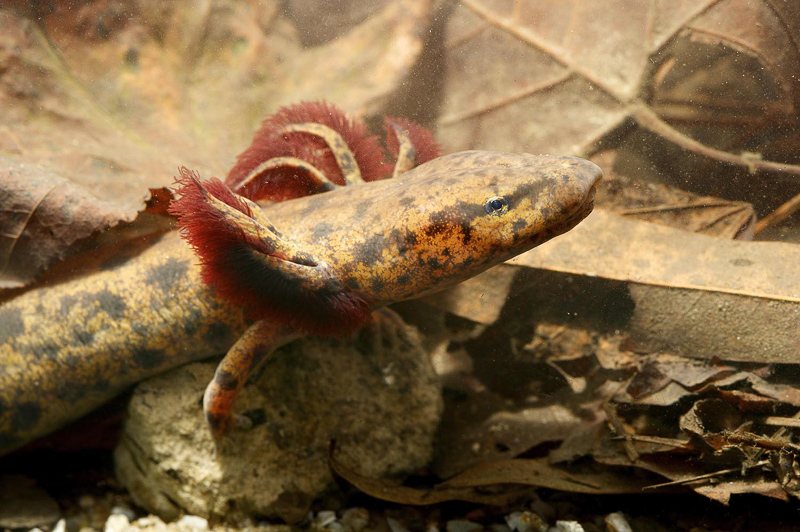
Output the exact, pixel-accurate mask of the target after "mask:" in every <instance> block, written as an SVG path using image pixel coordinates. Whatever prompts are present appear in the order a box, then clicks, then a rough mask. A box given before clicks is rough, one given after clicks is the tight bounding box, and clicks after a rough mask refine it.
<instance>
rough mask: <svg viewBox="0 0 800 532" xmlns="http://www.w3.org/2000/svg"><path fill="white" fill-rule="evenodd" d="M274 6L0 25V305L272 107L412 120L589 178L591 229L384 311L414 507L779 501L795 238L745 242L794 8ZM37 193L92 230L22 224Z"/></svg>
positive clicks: (173, 8) (787, 170)
mask: <svg viewBox="0 0 800 532" xmlns="http://www.w3.org/2000/svg"><path fill="white" fill-rule="evenodd" d="M289 4H290V7H289V8H288V9H286V10H284V11H281V10H280V9H279V8H278V5H277V4H269V3H262V4H259V5H255V4H244V3H235V2H230V3H227V2H216V3H212V4H209V5H208V6H207V8H206V10H205V11H203V10H193V9H188V8H186V7H185V6H180V5H178V4H175V5H172V4H164V3H160V4H159V6H154V5H151V3H149V2H145V1H141V2H138V3H133V4H130V3H124V4H123V3H120V2H113V1H98V2H90V3H87V4H85V5H83V6H81V7H80V8H77V9H67V8H66V7H65V6H64V5H61V4H60V3H58V2H56V3H53V5H52V9H50V10H47V11H46V12H45V11H42V9H44V8H42V6H38V7H30V6H28V5H27V4H25V3H23V2H17V3H14V4H12V5H11V6H10V7H7V8H4V9H2V10H0V25H2V28H3V31H0V35H2V37H0V65H2V68H0V72H2V77H0V106H2V108H3V118H2V123H0V149H2V154H0V155H2V156H3V158H4V159H5V161H6V163H7V164H4V165H3V170H2V171H3V172H4V174H5V176H6V177H4V178H3V180H2V181H3V183H4V185H5V183H12V182H19V181H20V180H22V181H23V182H24V181H25V180H26V179H28V176H30V178H31V179H32V178H33V177H34V176H35V177H36V178H37V179H41V180H42V182H43V183H44V184H43V185H42V186H41V187H39V188H28V189H24V188H23V191H22V192H23V194H27V195H28V196H29V197H28V198H24V199H25V201H21V200H17V199H14V200H13V201H12V200H9V201H6V200H5V198H6V196H4V201H3V202H2V204H3V207H2V212H0V215H2V216H3V220H4V222H3V225H2V227H3V230H4V233H3V237H4V239H3V247H2V248H0V250H1V251H2V253H0V256H2V257H3V259H4V267H3V270H2V271H3V277H2V279H3V282H4V286H12V287H13V286H20V285H23V284H26V283H28V282H30V277H27V278H24V279H21V278H20V271H21V270H23V269H24V268H20V266H19V265H20V264H30V262H29V261H30V260H34V259H35V260H36V263H37V264H41V267H40V268H37V271H36V273H38V271H40V270H41V269H43V268H44V267H46V266H47V265H48V264H50V263H52V262H54V261H57V260H58V259H59V258H61V257H62V256H63V255H64V254H66V253H68V252H69V250H70V248H71V247H73V246H75V241H76V240H80V239H82V238H85V236H86V235H87V234H88V233H90V232H91V231H92V230H94V229H95V228H104V227H108V226H112V225H115V224H117V223H118V222H121V221H126V222H127V221H130V220H132V219H133V217H134V216H135V213H136V211H137V210H141V208H142V200H143V198H145V197H146V196H147V189H148V188H153V189H158V188H160V187H163V186H166V185H169V183H170V181H171V176H172V174H173V173H174V168H175V167H176V166H177V164H187V165H192V166H193V167H196V168H198V169H199V170H201V171H202V172H203V173H204V174H205V173H207V174H217V175H219V174H223V173H224V172H225V171H226V169H227V168H228V167H229V166H230V164H231V162H232V160H233V157H234V155H235V154H236V153H237V152H238V151H239V150H240V149H241V147H242V146H244V145H246V142H247V140H248V139H249V136H250V135H251V133H252V131H253V129H254V128H255V127H256V126H257V124H258V122H259V120H260V119H261V118H262V117H263V116H264V115H266V114H267V113H268V112H269V111H271V110H274V109H275V108H276V107H277V106H279V105H281V104H285V103H290V102H292V101H295V100H297V99H302V98H326V99H328V100H330V101H333V102H335V103H337V104H340V105H342V106H343V107H345V108H346V109H348V110H349V111H351V112H354V113H357V114H361V115H364V116H372V115H378V114H381V113H383V112H390V113H392V114H403V115H407V116H411V117H412V118H417V119H421V120H423V121H427V122H428V123H429V124H430V125H431V126H432V127H434V128H435V129H436V132H437V137H438V138H439V139H440V140H441V141H442V142H443V143H444V144H445V145H446V146H447V148H448V149H449V150H452V151H455V150H460V149H470V148H481V149H500V150H505V151H527V152H532V153H538V152H551V153H562V154H574V155H581V156H585V157H590V158H592V159H593V160H595V161H596V162H598V164H601V165H602V166H603V168H604V170H605V171H606V183H605V184H604V189H603V190H602V191H601V195H600V197H599V198H598V205H599V207H600V209H599V210H598V212H596V213H595V214H594V215H592V217H590V218H589V219H588V220H587V221H586V222H585V223H584V224H583V225H582V226H580V227H579V228H577V229H576V230H575V231H574V232H573V233H572V234H570V235H568V236H567V237H564V238H562V239H561V240H559V241H554V242H552V243H550V244H548V245H547V246H546V247H543V248H541V249H539V250H536V251H534V252H533V253H531V254H528V255H525V256H523V257H520V258H519V259H517V260H515V261H513V263H512V264H511V265H507V266H504V267H503V268H502V269H501V270H499V271H493V272H490V273H488V274H486V275H484V276H483V277H479V278H476V279H474V280H472V281H469V282H467V283H465V284H463V285H461V286H459V287H456V288H455V289H453V290H451V291H448V292H445V293H443V294H439V295H435V296H431V297H430V298H428V299H427V300H426V301H425V302H424V303H407V304H404V305H401V306H400V307H399V309H400V310H401V311H402V312H403V313H404V315H405V316H406V317H407V319H408V321H410V322H412V323H415V322H416V324H417V325H419V326H420V328H421V329H422V331H423V332H424V333H425V334H426V338H427V340H426V342H427V346H428V348H429V349H430V353H431V357H432V360H433V362H434V366H435V368H436V369H437V371H438V372H439V373H440V375H441V377H442V379H443V382H444V385H445V392H444V393H445V400H446V404H447V408H446V413H445V419H444V420H443V423H442V428H441V431H440V434H441V438H440V444H439V448H438V451H437V455H436V457H435V459H434V461H433V462H432V466H431V469H432V471H433V472H435V473H436V475H437V477H438V478H440V479H442V480H445V479H450V480H446V481H445V482H444V483H443V484H442V485H441V486H437V487H434V488H432V489H433V490H434V492H435V491H436V490H439V491H446V492H449V493H453V492H454V491H453V490H455V491H456V492H457V491H458V489H471V490H474V489H476V488H478V489H479V490H480V489H483V488H486V487H487V486H492V487H493V486H495V485H502V484H506V483H509V482H512V483H516V484H522V485H533V486H547V487H551V488H554V489H560V490H566V491H577V492H583V493H586V492H589V493H608V492H620V491H625V487H626V486H627V490H629V491H630V492H637V493H638V492H641V490H642V489H643V488H646V489H645V492H646V493H652V494H656V495H657V494H658V493H659V492H661V491H666V490H674V489H675V487H676V486H681V487H683V488H684V489H692V490H695V491H697V492H698V493H700V494H702V495H704V496H706V497H709V498H712V499H714V500H717V501H720V502H724V503H728V502H729V501H730V497H731V495H733V494H740V493H757V494H761V495H765V496H767V497H770V498H775V499H780V500H791V499H792V498H793V497H792V496H793V495H795V494H796V492H797V489H798V488H797V486H798V481H797V470H798V468H797V466H796V462H795V461H796V452H797V449H796V446H797V439H796V436H795V434H794V431H795V430H797V429H796V428H794V427H796V425H797V423H798V422H797V421H796V415H797V414H798V412H800V410H798V407H800V402H799V401H798V399H797V398H796V397H795V395H797V391H796V387H797V385H798V378H797V367H796V365H795V362H796V361H795V353H796V352H797V346H798V345H800V342H798V336H799V335H800V332H798V330H800V327H798V326H797V324H798V323H800V319H798V316H797V312H798V311H797V307H798V299H800V288H797V287H798V286H800V283H799V282H798V280H800V279H797V274H796V268H794V264H796V262H797V261H796V260H794V255H795V254H796V253H797V251H796V245H795V244H794V243H791V242H794V241H796V240H797V238H796V236H795V235H796V232H795V230H794V229H793V223H792V222H793V217H791V216H790V217H789V218H788V219H787V220H785V222H784V223H783V224H782V225H777V224H776V225H774V226H770V225H768V224H765V223H764V220H767V221H768V222H769V223H776V222H780V220H779V219H778V218H780V217H781V216H784V214H781V213H785V211H786V209H778V211H777V212H778V213H779V214H780V216H773V217H770V216H769V215H770V213H772V212H773V211H775V210H776V208H778V207H779V206H780V205H781V204H782V203H784V202H789V203H788V205H787V208H788V209H789V210H790V209H791V205H792V203H791V202H790V200H791V199H792V197H793V196H795V195H796V194H798V192H800V187H798V186H797V185H796V181H797V174H798V170H800V168H798V166H796V164H795V163H797V155H796V154H797V153H798V150H797V145H796V139H797V138H798V137H797V135H796V131H797V123H796V122H797V114H798V113H797V111H796V109H797V105H798V102H800V87H799V86H798V83H800V81H798V80H800V76H798V75H797V71H798V67H799V66H800V47H798V42H799V41H798V38H799V37H800V35H798V33H799V32H798V28H800V8H798V7H796V6H794V4H793V3H784V2H777V1H774V0H761V1H747V0H720V1H705V2H695V3H686V4H681V5H669V6H667V5H656V4H651V3H645V2H641V3H630V2H623V1H621V0H620V1H611V0H607V1H603V2H595V3H585V4H579V5H573V4H568V3H555V2H531V3H525V2H509V3H502V2H497V3H495V2H487V1H485V2H480V1H477V0H467V1H462V2H459V3H442V4H438V5H436V6H432V5H430V3H428V2H422V1H417V2H410V1H409V2H386V3H384V4H383V5H382V6H380V7H379V8H376V9H375V10H374V12H372V13H367V14H365V13H357V12H356V10H355V8H352V7H351V8H349V9H348V8H346V7H343V8H342V9H340V10H338V11H337V16H338V17H340V19H342V20H343V22H342V20H340V21H339V22H338V23H337V25H334V24H333V22H331V24H330V25H328V18H327V15H326V14H325V13H315V14H313V15H309V12H308V10H307V9H304V8H303V4H304V3H303V2H301V1H298V2H290V3H289ZM347 5H348V3H346V2H345V3H343V4H342V6H347ZM333 11H334V10H332V12H333ZM298 13H303V16H302V17H301V16H300V15H298ZM347 13H352V17H351V18H349V19H348V17H347V16H342V15H343V14H347ZM623 13H624V16H622V14H623ZM314 16H316V17H318V18H314ZM331 16H332V15H331ZM316 26H325V27H335V28H338V29H336V30H332V31H331V32H330V34H329V35H327V36H318V37H317V39H314V38H313V34H314V33H315V32H314V31H313V30H310V29H309V28H314V27H316ZM309 35H312V37H309ZM212 43H213V45H212ZM354 57H355V58H358V60H357V61H353V58H354ZM153 80H158V83H153V82H152V81H153ZM420 87H427V88H430V91H429V92H430V94H425V95H424V97H417V96H418V93H416V92H413V91H419V88H420ZM62 183H65V184H64V185H62ZM59 186H66V187H75V190H76V192H75V194H85V195H87V196H86V197H91V196H89V195H92V196H96V197H97V198H98V199H99V201H97V202H96V208H94V209H92V210H91V211H90V212H89V214H88V215H86V216H83V217H81V216H82V215H80V213H79V211H78V210H77V206H81V205H85V204H86V203H90V204H91V203H93V202H92V201H91V200H89V201H77V202H74V203H73V202H70V203H67V204H66V205H63V204H62V205H58V204H56V205H54V206H53V207H52V208H45V207H46V206H47V204H48V201H52V197H51V196H56V197H60V194H53V193H52V191H53V190H58V188H57V187H59ZM5 189H6V187H5V186H4V190H3V192H2V193H3V194H4V195H5V194H7V191H6V190H5ZM7 205H12V206H13V207H12V208H8V207H7ZM73 205H75V206H76V207H73ZM51 212H57V213H59V212H60V213H62V214H63V216H64V218H63V219H61V220H56V221H54V220H53V219H52V214H51ZM109 213H110V214H109ZM84 218H91V219H93V220H96V221H90V222H87V223H88V225H86V223H84V222H83V221H81V223H80V224H76V222H75V220H84ZM758 218H761V220H762V221H761V223H758V224H757V223H756V222H757V219H758ZM5 220H10V222H9V224H8V225H7V224H6V222H5ZM650 222H653V223H650ZM7 227H10V228H11V230H8V229H7ZM41 227H44V228H45V229H46V228H48V227H53V228H54V229H53V230H49V231H48V230H44V231H42V230H41V229H40V228H41ZM87 227H88V229H87ZM56 228H57V230H56ZM43 233H44V234H48V233H49V235H47V236H48V237H50V238H51V240H52V244H48V245H47V246H40V245H38V243H39V242H40V241H42V239H43V238H44V237H43V236H42V234H43ZM754 233H757V234H756V235H755V238H756V239H758V240H766V239H769V240H773V242H769V243H767V242H753V241H751V240H752V239H753V238H754ZM50 235H52V236H50ZM31 242H36V243H37V245H35V246H33V245H32V244H31ZM81 249H85V247H83V248H81ZM15 265H16V266H15ZM25 273H27V274H29V273H31V272H25ZM514 458H518V459H520V460H522V461H514V462H509V460H510V459H514ZM334 463H336V462H335V456H334ZM620 466H622V467H620ZM598 468H600V469H599V470H598ZM512 471H513V476H512V473H511V472H512ZM631 471H634V473H636V474H635V475H631ZM640 471H646V472H650V473H653V474H654V475H652V476H646V477H644V478H645V480H646V482H644V483H642V482H640V481H641V480H642V478H643V477H641V476H640V475H639V474H638V472H640ZM340 473H341V474H343V475H344V476H345V478H349V479H351V480H353V483H354V484H355V485H356V486H359V487H362V489H364V490H365V491H367V492H368V493H372V494H373V495H378V493H377V492H376V491H375V490H373V491H370V489H369V488H368V487H366V485H365V483H364V482H361V481H359V480H358V478H359V477H358V476H357V475H358V472H356V471H344V470H341V469H340ZM598 475H600V477H598ZM603 475H605V476H606V477H603ZM609 476H610V477H609ZM611 477H613V479H614V480H613V481H612V480H610V479H609V478H611ZM598 478H604V480H598ZM464 479H469V480H468V481H467V480H464ZM570 483H571V485H572V486H578V485H580V486H583V488H581V489H578V488H575V487H573V488H572V489H571V488H570ZM515 489H516V488H515ZM415 497H416V495H415ZM387 498H388V499H390V500H394V499H392V497H387ZM453 498H456V499H457V498H459V497H458V496H454V497H453ZM461 498H466V499H467V500H469V498H468V497H465V496H463V495H462V496H461ZM403 502H407V503H413V502H414V501H413V500H410V499H404V500H403Z"/></svg>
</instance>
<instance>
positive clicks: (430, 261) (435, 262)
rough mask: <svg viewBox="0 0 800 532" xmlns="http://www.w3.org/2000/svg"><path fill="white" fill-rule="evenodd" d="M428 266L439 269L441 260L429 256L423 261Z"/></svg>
mask: <svg viewBox="0 0 800 532" xmlns="http://www.w3.org/2000/svg"><path fill="white" fill-rule="evenodd" d="M425 262H426V264H427V265H428V267H429V268H433V269H436V270H439V269H441V268H442V262H441V261H440V260H439V259H437V258H436V257H431V258H430V259H428V260H427V261H425Z"/></svg>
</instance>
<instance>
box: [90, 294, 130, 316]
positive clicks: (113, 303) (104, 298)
mask: <svg viewBox="0 0 800 532" xmlns="http://www.w3.org/2000/svg"><path fill="white" fill-rule="evenodd" d="M86 298H87V299H91V298H94V299H97V301H98V302H99V303H100V309H101V310H102V311H104V312H106V313H107V314H108V315H109V316H111V318H113V319H115V320H119V319H122V318H124V317H125V313H126V312H127V310H128V304H127V303H125V300H124V299H123V298H122V297H120V296H119V295H117V294H115V293H113V292H111V291H109V290H100V291H99V292H97V293H96V294H87V295H86Z"/></svg>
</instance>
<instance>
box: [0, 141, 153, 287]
mask: <svg viewBox="0 0 800 532" xmlns="http://www.w3.org/2000/svg"><path fill="white" fill-rule="evenodd" d="M0 165H2V168H0V183H2V186H0V228H2V233H0V289H8V288H20V287H22V286H24V285H26V284H28V283H29V282H30V281H32V280H33V279H34V278H35V277H36V275H37V274H38V273H40V272H41V271H43V270H45V269H47V268H48V267H49V266H50V265H51V264H52V263H53V262H55V261H58V260H60V259H62V258H63V257H64V256H65V255H66V254H67V252H68V249H69V248H70V246H72V245H73V244H74V243H75V242H76V241H78V240H81V239H83V238H86V237H88V236H89V235H91V234H93V233H94V232H96V231H98V230H100V229H107V228H109V227H111V226H113V225H115V224H116V223H117V222H120V221H130V220H132V219H133V218H134V217H135V216H136V211H135V210H134V211H132V212H130V211H126V210H125V208H124V206H123V205H122V204H120V203H116V202H113V201H101V200H98V199H97V198H96V197H95V196H93V195H92V194H90V193H89V192H88V191H86V190H83V189H81V188H79V187H76V186H75V185H73V184H72V183H70V182H69V181H68V180H66V179H63V178H61V177H59V176H58V175H55V174H53V173H51V172H50V171H47V170H44V169H42V168H38V167H35V166H34V167H31V166H26V165H20V166H17V165H12V163H11V162H10V161H9V160H8V159H6V158H4V157H2V156H0ZM142 196H143V197H144V196H146V191H142Z"/></svg>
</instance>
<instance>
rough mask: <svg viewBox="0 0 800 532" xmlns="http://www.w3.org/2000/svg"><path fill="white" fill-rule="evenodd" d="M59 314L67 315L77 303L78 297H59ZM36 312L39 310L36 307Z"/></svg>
mask: <svg viewBox="0 0 800 532" xmlns="http://www.w3.org/2000/svg"><path fill="white" fill-rule="evenodd" d="M60 301H61V315H62V316H68V315H69V313H70V312H71V311H72V308H73V307H74V306H75V305H76V304H77V303H78V298H77V297H75V296H64V297H62V298H61V300H60ZM37 312H41V311H40V310H38V309H37Z"/></svg>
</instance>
